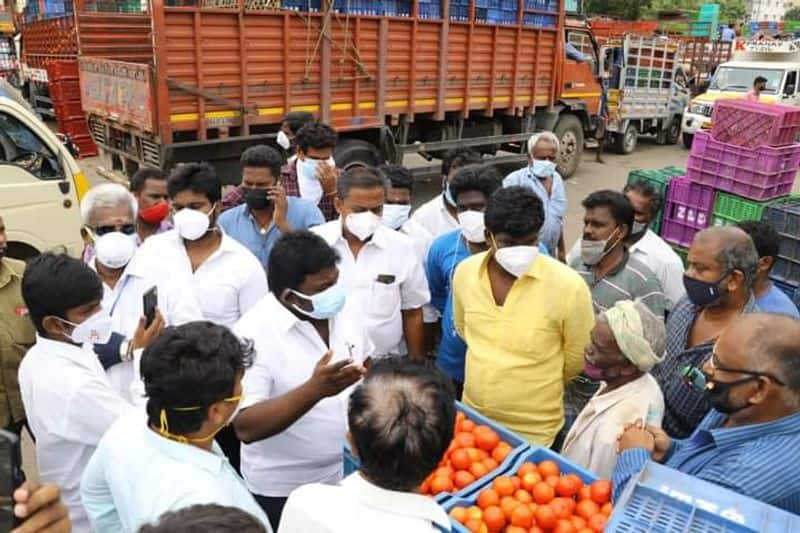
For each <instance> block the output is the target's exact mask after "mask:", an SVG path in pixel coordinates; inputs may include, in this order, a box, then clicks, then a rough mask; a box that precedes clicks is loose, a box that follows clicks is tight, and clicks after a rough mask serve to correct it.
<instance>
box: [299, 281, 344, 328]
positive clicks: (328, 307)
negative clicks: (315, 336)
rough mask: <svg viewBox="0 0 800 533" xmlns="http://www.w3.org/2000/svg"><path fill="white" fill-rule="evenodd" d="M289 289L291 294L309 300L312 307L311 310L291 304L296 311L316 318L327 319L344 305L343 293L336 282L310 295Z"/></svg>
mask: <svg viewBox="0 0 800 533" xmlns="http://www.w3.org/2000/svg"><path fill="white" fill-rule="evenodd" d="M289 290H291V291H292V294H294V295H295V296H298V297H300V298H303V299H304V300H308V301H309V302H311V307H312V309H311V311H306V310H305V309H303V308H302V307H298V306H297V305H292V307H293V308H294V309H295V310H296V311H297V312H298V313H302V314H304V315H306V316H308V317H311V318H316V319H317V320H327V319H329V318H333V317H334V316H336V314H337V313H339V311H341V310H342V308H343V307H344V301H345V293H344V290H343V289H342V288H341V287H340V286H339V285H338V284H336V285H332V286H330V287H328V288H327V289H325V290H324V291H322V292H318V293H317V294H314V295H312V296H307V295H305V294H303V293H302V292H297V291H295V290H292V289H289Z"/></svg>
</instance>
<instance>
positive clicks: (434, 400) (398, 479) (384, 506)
mask: <svg viewBox="0 0 800 533" xmlns="http://www.w3.org/2000/svg"><path fill="white" fill-rule="evenodd" d="M455 414H456V412H455V402H454V400H453V393H452V390H451V388H450V386H449V383H448V379H447V378H446V377H445V376H444V375H442V374H441V373H440V372H438V371H437V370H436V369H434V368H430V367H429V366H427V365H425V364H422V363H416V362H413V361H411V360H408V359H387V360H383V361H379V362H377V363H375V365H374V366H373V367H372V368H371V369H370V372H369V374H367V377H366V379H365V380H364V382H363V383H362V384H361V385H359V386H358V387H357V388H356V390H355V391H354V392H353V394H352V396H351V397H350V407H349V409H348V422H349V427H350V434H349V437H350V442H351V444H352V447H353V451H354V452H355V453H356V454H357V455H358V457H359V459H360V460H361V471H360V472H356V473H355V474H352V475H351V476H350V477H348V478H346V479H345V480H344V481H342V483H341V485H338V486H335V485H322V484H312V485H306V486H304V487H300V488H299V489H297V490H296V491H294V492H293V493H292V495H291V496H290V497H289V501H288V502H287V503H286V508H285V510H284V513H283V519H282V520H281V525H280V528H279V530H278V531H279V533H306V532H308V531H315V532H317V533H351V532H353V531H379V530H380V531H382V532H383V533H429V532H430V533H432V532H435V531H437V530H438V531H450V523H449V519H448V517H447V515H446V514H445V512H444V511H443V510H442V508H441V507H439V506H438V505H437V504H436V502H435V501H434V500H433V499H431V498H429V497H427V496H423V495H420V494H417V492H418V488H419V486H420V484H421V483H422V482H423V481H424V480H425V478H426V477H427V476H428V475H430V473H431V472H433V470H434V469H435V468H436V467H437V466H438V464H439V461H441V459H442V457H443V456H444V453H445V451H446V450H447V447H448V445H449V444H450V441H451V440H452V438H453V426H454V424H455Z"/></svg>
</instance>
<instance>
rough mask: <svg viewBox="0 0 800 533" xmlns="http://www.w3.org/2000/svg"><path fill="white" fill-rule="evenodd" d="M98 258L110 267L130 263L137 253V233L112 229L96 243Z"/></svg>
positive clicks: (118, 266)
mask: <svg viewBox="0 0 800 533" xmlns="http://www.w3.org/2000/svg"><path fill="white" fill-rule="evenodd" d="M94 251H95V254H97V255H96V257H97V260H98V261H100V263H102V264H103V265H105V266H107V267H108V268H113V269H119V268H122V267H124V266H125V265H127V264H128V263H130V261H131V258H132V257H133V254H135V253H136V235H135V234H134V235H125V234H124V233H121V232H119V231H112V232H111V233H106V234H105V235H103V236H101V237H100V238H98V239H97V240H96V241H95V243H94Z"/></svg>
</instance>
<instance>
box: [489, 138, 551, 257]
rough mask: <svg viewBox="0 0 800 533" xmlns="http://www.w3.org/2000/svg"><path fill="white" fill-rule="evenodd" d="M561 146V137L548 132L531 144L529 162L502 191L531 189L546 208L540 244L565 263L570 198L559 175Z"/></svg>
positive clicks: (508, 181) (509, 176)
mask: <svg viewBox="0 0 800 533" xmlns="http://www.w3.org/2000/svg"><path fill="white" fill-rule="evenodd" d="M559 150H560V145H559V142H558V137H556V136H555V135H554V134H553V133H552V132H549V131H545V132H542V133H537V134H535V135H533V136H531V138H530V140H529V141H528V161H529V164H528V166H526V167H525V168H522V169H520V170H517V171H516V172H512V173H511V174H509V175H508V176H506V179H504V180H503V187H512V186H515V185H516V186H521V187H528V188H530V189H531V190H533V192H535V193H536V195H537V196H538V197H539V199H540V200H541V201H542V203H543V204H544V212H545V220H544V226H542V230H541V232H539V242H540V243H542V244H544V245H545V246H546V247H547V249H548V250H550V251H551V252H553V253H555V252H556V251H557V257H558V259H559V260H560V261H564V260H565V259H566V251H565V250H564V216H565V215H566V213H567V194H566V191H565V190H564V181H563V180H562V179H561V175H560V174H559V173H558V172H557V171H556V159H557V158H558V152H559Z"/></svg>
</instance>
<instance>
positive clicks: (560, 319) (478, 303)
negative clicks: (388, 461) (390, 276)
mask: <svg viewBox="0 0 800 533" xmlns="http://www.w3.org/2000/svg"><path fill="white" fill-rule="evenodd" d="M544 216H545V215H544V208H543V206H542V202H541V200H539V198H538V197H537V196H536V194H535V193H533V192H532V191H530V190H529V189H525V188H523V187H508V188H504V189H500V190H498V191H496V192H495V193H494V194H493V195H492V196H491V198H490V199H489V202H488V203H487V206H486V213H485V223H486V242H487V243H488V244H489V245H490V248H489V251H488V252H484V253H480V254H477V255H473V256H472V257H470V258H469V259H466V260H465V261H463V262H462V263H461V264H460V265H459V266H458V268H457V269H456V273H455V276H454V279H453V315H454V321H455V327H456V331H458V334H459V335H460V336H461V338H463V339H464V341H465V342H466V343H467V346H468V349H467V360H466V375H465V383H464V402H465V403H466V404H467V405H469V406H471V407H474V408H475V409H477V410H478V411H480V412H481V413H483V414H484V415H486V416H488V417H489V418H491V419H493V420H495V421H497V422H498V423H500V424H502V425H504V426H506V427H508V428H509V429H511V430H512V431H516V432H517V433H519V434H520V435H522V436H523V437H525V438H526V439H528V440H529V441H531V442H532V443H536V444H541V445H543V446H550V445H551V444H552V443H553V440H554V439H555V436H556V434H557V433H558V431H559V429H560V428H561V425H562V424H563V422H564V407H563V400H562V397H563V393H564V384H565V382H568V381H569V380H571V379H572V378H574V377H575V376H577V375H578V373H579V372H580V371H581V370H582V369H583V351H584V349H585V348H586V345H587V344H588V343H589V334H590V332H591V330H592V328H593V327H594V313H593V311H592V296H591V294H590V292H589V289H588V287H587V286H586V283H585V282H584V281H583V280H582V279H581V277H580V276H579V275H578V274H577V273H576V272H575V271H573V270H572V269H570V268H569V267H567V266H566V265H564V264H562V263H559V262H558V261H556V260H555V259H552V258H550V257H546V256H544V255H540V254H539V249H538V247H537V244H538V238H539V230H540V229H541V227H542V224H543V222H544Z"/></svg>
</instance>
